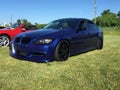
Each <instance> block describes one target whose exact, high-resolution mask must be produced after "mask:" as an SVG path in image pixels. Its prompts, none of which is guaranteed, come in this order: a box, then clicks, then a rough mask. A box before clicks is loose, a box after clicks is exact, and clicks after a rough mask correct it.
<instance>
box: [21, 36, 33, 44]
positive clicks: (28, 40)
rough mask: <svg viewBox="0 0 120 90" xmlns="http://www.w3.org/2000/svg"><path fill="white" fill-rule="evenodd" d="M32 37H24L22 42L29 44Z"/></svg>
mask: <svg viewBox="0 0 120 90" xmlns="http://www.w3.org/2000/svg"><path fill="white" fill-rule="evenodd" d="M30 40H31V38H29V37H23V38H22V40H21V43H22V44H28V43H29V42H30Z"/></svg>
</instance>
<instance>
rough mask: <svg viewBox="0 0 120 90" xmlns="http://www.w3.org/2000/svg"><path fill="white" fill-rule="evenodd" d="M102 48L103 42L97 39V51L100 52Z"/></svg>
mask: <svg viewBox="0 0 120 90" xmlns="http://www.w3.org/2000/svg"><path fill="white" fill-rule="evenodd" d="M102 48H103V40H102V39H99V40H98V41H97V49H98V50H100V49H102Z"/></svg>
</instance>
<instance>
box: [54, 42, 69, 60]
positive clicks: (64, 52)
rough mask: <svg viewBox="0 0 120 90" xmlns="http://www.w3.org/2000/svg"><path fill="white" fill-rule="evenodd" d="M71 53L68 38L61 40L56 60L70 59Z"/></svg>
mask: <svg viewBox="0 0 120 90" xmlns="http://www.w3.org/2000/svg"><path fill="white" fill-rule="evenodd" d="M69 53H70V45H69V43H68V42H67V41H66V40H63V41H60V42H59V43H58V45H57V47H56V49H55V53H54V60H56V61H64V60H66V59H68V57H69Z"/></svg>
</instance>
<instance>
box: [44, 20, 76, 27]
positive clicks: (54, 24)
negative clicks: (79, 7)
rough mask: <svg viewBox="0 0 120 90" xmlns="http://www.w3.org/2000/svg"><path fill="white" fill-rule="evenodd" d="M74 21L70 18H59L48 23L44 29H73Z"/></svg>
mask: <svg viewBox="0 0 120 90" xmlns="http://www.w3.org/2000/svg"><path fill="white" fill-rule="evenodd" d="M75 26H76V21H75V20H72V19H61V20H56V21H52V22H50V23H48V24H47V25H46V26H45V27H44V29H74V28H75Z"/></svg>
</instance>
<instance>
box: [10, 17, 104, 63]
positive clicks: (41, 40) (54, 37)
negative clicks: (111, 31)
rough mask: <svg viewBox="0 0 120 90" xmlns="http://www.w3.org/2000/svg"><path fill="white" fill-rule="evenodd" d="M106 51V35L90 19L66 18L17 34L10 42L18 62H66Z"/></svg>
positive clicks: (11, 53)
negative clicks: (70, 57) (90, 52)
mask: <svg viewBox="0 0 120 90" xmlns="http://www.w3.org/2000/svg"><path fill="white" fill-rule="evenodd" d="M102 48H103V32H102V31H101V30H100V29H99V28H98V26H97V25H96V24H94V23H93V22H92V21H90V20H88V19H82V18H66V19H59V20H55V21H52V22H50V23H49V24H48V25H47V26H45V27H44V28H43V29H42V30H36V31H33V32H26V33H22V34H19V35H17V36H16V37H15V38H14V39H13V40H12V41H11V43H10V55H11V56H12V57H14V58H17V59H24V60H31V61H38V62H49V61H54V60H57V61H63V60H66V59H68V57H69V56H71V55H76V54H79V53H82V52H86V51H89V50H94V49H102Z"/></svg>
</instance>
